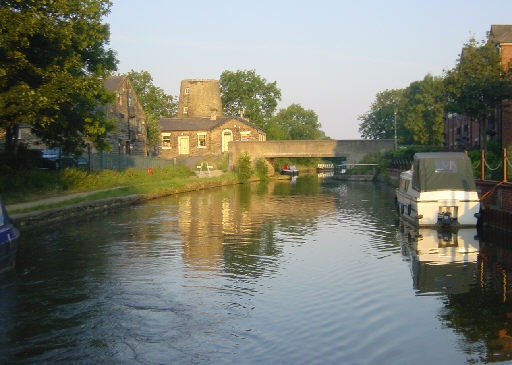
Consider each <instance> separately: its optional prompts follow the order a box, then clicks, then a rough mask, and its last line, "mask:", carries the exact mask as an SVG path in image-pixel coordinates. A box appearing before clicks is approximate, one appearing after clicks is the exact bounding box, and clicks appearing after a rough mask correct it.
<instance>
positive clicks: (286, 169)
mask: <svg viewBox="0 0 512 365" xmlns="http://www.w3.org/2000/svg"><path fill="white" fill-rule="evenodd" d="M281 175H289V176H297V175H299V170H297V168H296V167H295V165H290V166H287V165H284V166H283V168H282V169H281Z"/></svg>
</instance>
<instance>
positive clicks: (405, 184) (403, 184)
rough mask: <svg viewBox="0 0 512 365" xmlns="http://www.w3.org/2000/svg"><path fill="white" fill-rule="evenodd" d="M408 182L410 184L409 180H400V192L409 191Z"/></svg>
mask: <svg viewBox="0 0 512 365" xmlns="http://www.w3.org/2000/svg"><path fill="white" fill-rule="evenodd" d="M410 182H411V181H410V180H407V179H402V182H401V186H400V188H401V189H402V191H407V190H409V183H410Z"/></svg>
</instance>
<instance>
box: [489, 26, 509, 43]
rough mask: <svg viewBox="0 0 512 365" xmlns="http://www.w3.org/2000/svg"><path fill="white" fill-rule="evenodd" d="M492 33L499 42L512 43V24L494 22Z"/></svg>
mask: <svg viewBox="0 0 512 365" xmlns="http://www.w3.org/2000/svg"><path fill="white" fill-rule="evenodd" d="M491 34H492V35H493V37H494V39H495V40H496V41H497V42H498V43H512V25H504V24H493V25H491Z"/></svg>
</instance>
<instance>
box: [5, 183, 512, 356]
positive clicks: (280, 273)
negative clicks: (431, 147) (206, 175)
mask: <svg viewBox="0 0 512 365" xmlns="http://www.w3.org/2000/svg"><path fill="white" fill-rule="evenodd" d="M511 274H512V248H511V245H510V244H509V243H508V240H507V238H504V237H502V236H500V235H499V234H497V233H481V232H480V233H478V232H477V231H476V229H475V230H464V231H460V232H455V233H453V232H437V231H431V230H422V231H418V230H414V229H412V228H411V227H407V226H405V225H403V224H402V223H401V222H400V221H399V220H398V218H397V215H396V214H395V212H394V206H393V192H392V189H391V188H390V187H388V186H385V185H378V184H373V183H347V182H336V181H333V180H329V179H318V178H317V177H316V176H313V175H310V176H301V177H300V178H299V179H297V180H296V181H292V182H289V181H276V182H270V183H257V184H251V185H240V186H234V187H225V188H219V189H217V190H211V191H208V192H195V193H190V194H184V195H181V196H176V197H169V198H164V199H158V200H154V201H150V202H147V203H146V204H143V205H139V206H133V207H128V208H124V209H122V210H119V211H116V212H112V213H111V214H105V215H103V216H97V217H93V218H89V219H80V220H74V221H70V222H66V224H62V225H59V226H53V227H51V228H47V229H44V230H43V229H40V230H37V231H31V232H29V233H26V234H24V235H23V237H22V240H21V242H20V249H19V255H18V260H17V267H16V270H15V271H14V272H10V273H8V274H7V275H4V276H2V277H0V363H5V364H7V363H8V364H33V363H38V364H45V363H46V364H55V363H73V364H125V363H126V364H171V363H177V364H178V363H179V364H206V363H208V364H256V363H258V364H264V363H267V364H268V363H286V364H315V363H318V364H319V363H343V364H375V363H379V362H380V363H384V364H411V363H414V364H432V363H437V364H464V363H472V364H473V363H487V362H502V361H508V360H510V359H512V305H511V303H512V296H511V294H512V291H511V290H512V275H511ZM509 278H510V279H511V280H509Z"/></svg>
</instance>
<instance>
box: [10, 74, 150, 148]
mask: <svg viewBox="0 0 512 365" xmlns="http://www.w3.org/2000/svg"><path fill="white" fill-rule="evenodd" d="M103 85H104V86H105V88H106V89H107V90H109V91H112V92H115V94H116V96H115V101H114V103H112V104H107V105H104V108H106V111H107V118H110V119H114V120H116V121H117V126H116V127H117V128H116V131H114V132H112V133H111V134H109V136H108V141H109V143H110V145H111V150H110V152H112V153H120V154H129V155H139V156H146V155H147V133H146V115H145V114H144V109H143V108H142V105H141V104H140V103H139V101H138V98H137V95H136V93H135V90H134V88H133V86H132V84H131V82H130V80H129V79H128V78H127V77H125V76H112V77H108V78H106V79H105V80H103ZM1 136H2V134H1V133H0V137H1ZM17 138H18V140H19V141H20V143H23V144H24V145H25V146H26V147H27V148H29V149H36V150H42V149H46V148H48V147H47V146H46V145H45V144H44V143H43V142H42V141H41V139H40V138H39V137H37V136H36V135H35V134H33V133H32V132H31V130H30V125H28V124H21V125H20V126H19V129H18V135H17ZM4 139H5V137H4ZM0 143H2V141H0ZM3 143H5V141H3Z"/></svg>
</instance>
